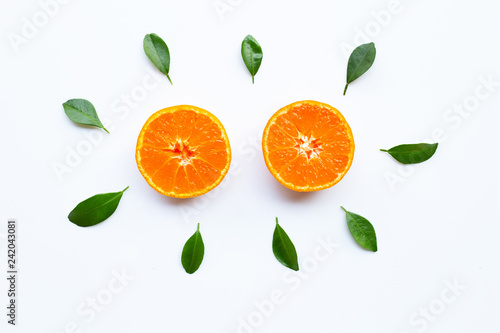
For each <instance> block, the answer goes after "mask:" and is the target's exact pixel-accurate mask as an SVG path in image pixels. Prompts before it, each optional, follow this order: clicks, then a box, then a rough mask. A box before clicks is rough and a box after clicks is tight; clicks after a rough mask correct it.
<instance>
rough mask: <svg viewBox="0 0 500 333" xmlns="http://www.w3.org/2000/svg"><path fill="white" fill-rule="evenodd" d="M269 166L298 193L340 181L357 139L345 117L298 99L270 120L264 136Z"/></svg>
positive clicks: (277, 177)
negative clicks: (354, 137)
mask: <svg viewBox="0 0 500 333" xmlns="http://www.w3.org/2000/svg"><path fill="white" fill-rule="evenodd" d="M262 151H263V154H264V160H265V162H266V165H267V168H268V169H269V171H270V172H271V174H272V175H273V176H274V178H276V180H278V181H279V182H280V183H281V184H283V185H284V186H286V187H288V188H289V189H292V190H295V191H299V192H309V191H318V190H322V189H325V188H328V187H331V186H333V185H335V184H337V183H338V182H339V181H340V180H341V179H342V178H343V177H344V175H345V174H346V173H347V171H348V170H349V168H350V167H351V164H352V160H353V156H354V139H353V136H352V132H351V128H350V127H349V124H348V123H347V121H346V120H345V118H344V116H343V115H342V114H341V113H340V112H339V111H338V110H337V109H335V108H334V107H332V106H330V105H328V104H324V103H320V102H315V101H301V102H295V103H292V104H290V105H287V106H285V107H284V108H282V109H280V110H278V112H276V113H275V114H274V115H273V116H272V117H271V119H269V121H268V123H267V125H266V128H265V129H264V134H263V138H262Z"/></svg>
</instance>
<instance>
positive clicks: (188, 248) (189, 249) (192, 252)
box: [181, 223, 205, 274]
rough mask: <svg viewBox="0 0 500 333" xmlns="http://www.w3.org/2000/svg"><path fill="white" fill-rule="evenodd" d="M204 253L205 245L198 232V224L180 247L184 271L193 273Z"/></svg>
mask: <svg viewBox="0 0 500 333" xmlns="http://www.w3.org/2000/svg"><path fill="white" fill-rule="evenodd" d="M204 254H205V245H204V244H203V239H202V238H201V233H200V224H199V223H198V228H197V229H196V232H195V233H194V234H193V236H191V237H190V238H189V239H188V240H187V242H186V244H185V245H184V248H183V249H182V256H181V262H182V266H183V267H184V269H185V270H186V273H188V274H193V273H194V272H196V271H197V270H198V268H199V267H200V265H201V262H202V261H203V255H204Z"/></svg>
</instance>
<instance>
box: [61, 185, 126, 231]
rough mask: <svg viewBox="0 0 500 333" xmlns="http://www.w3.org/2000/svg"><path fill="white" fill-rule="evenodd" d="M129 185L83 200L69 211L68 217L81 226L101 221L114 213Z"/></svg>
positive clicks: (88, 225)
mask: <svg viewBox="0 0 500 333" xmlns="http://www.w3.org/2000/svg"><path fill="white" fill-rule="evenodd" d="M127 189H128V186H127V187H126V188H125V189H124V190H123V191H120V192H112V193H103V194H96V195H94V196H93V197H90V198H88V199H86V200H84V201H82V202H80V203H79V204H78V205H76V207H75V208H74V209H73V210H72V211H71V212H70V213H69V215H68V219H69V220H70V221H71V222H73V223H74V224H76V225H77V226H79V227H90V226H93V225H96V224H98V223H101V222H102V221H104V220H106V219H107V218H108V217H110V216H111V215H113V213H114V212H115V210H116V208H117V207H118V204H119V203H120V199H121V198H122V195H123V192H125V191H126V190H127Z"/></svg>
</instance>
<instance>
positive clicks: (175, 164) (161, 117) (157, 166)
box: [136, 105, 231, 198]
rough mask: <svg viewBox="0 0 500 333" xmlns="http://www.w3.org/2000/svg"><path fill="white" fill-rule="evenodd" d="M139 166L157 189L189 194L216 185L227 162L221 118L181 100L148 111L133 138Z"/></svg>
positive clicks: (228, 155) (181, 195)
mask: <svg viewBox="0 0 500 333" xmlns="http://www.w3.org/2000/svg"><path fill="white" fill-rule="evenodd" d="M136 161H137V166H138V167H139V171H140V172H141V174H142V175H143V177H144V178H145V179H146V181H147V182H148V183H149V185H151V186H152V187H153V188H154V189H155V190H156V191H158V192H160V193H161V194H164V195H167V196H171V197H177V198H189V197H194V196H198V195H201V194H203V193H206V192H208V191H210V190H211V189H213V188H215V187H216V186H217V185H218V184H219V183H220V182H221V181H222V179H223V178H224V176H225V175H226V173H227V171H228V170H229V165H230V162H231V150H230V146H229V140H228V138H227V134H226V132H225V130H224V127H223V126H222V124H221V123H220V121H219V120H218V119H217V118H216V117H215V116H214V115H212V114H211V113H209V112H208V111H206V110H203V109H200V108H197V107H194V106H189V105H180V106H175V107H170V108H166V109H163V110H160V111H158V112H156V113H155V114H153V115H152V116H151V117H150V118H149V119H148V120H147V121H146V124H144V127H143V128H142V130H141V132H140V134H139V138H138V139H137V148H136Z"/></svg>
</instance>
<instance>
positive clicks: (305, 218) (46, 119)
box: [0, 0, 500, 333]
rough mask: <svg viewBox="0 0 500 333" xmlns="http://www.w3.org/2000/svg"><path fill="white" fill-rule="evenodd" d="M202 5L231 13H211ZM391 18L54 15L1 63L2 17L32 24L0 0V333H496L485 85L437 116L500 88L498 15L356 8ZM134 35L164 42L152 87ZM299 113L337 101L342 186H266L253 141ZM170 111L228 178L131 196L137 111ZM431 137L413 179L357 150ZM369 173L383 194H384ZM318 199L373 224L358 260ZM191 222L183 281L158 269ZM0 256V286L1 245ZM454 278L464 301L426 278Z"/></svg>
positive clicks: (467, 8) (249, 9)
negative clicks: (204, 139) (198, 135)
mask: <svg viewBox="0 0 500 333" xmlns="http://www.w3.org/2000/svg"><path fill="white" fill-rule="evenodd" d="M217 3H223V4H226V5H228V6H231V8H232V10H231V11H227V12H224V13H223V14H222V16H220V15H218V13H217V11H216V10H215V7H214V4H217ZM391 3H392V2H391V1H384V0H376V1H368V0H351V1H319V0H317V1H308V2H306V1H290V0H287V1H284V0H282V1H264V0H252V1H246V0H245V1H243V0H220V1H218V2H217V1H213V0H205V1H201V0H197V1H175V2H174V1H172V0H169V1H151V0H149V1H117V0H115V1H78V0H74V1H69V2H68V3H67V4H64V5H60V8H59V11H58V12H57V13H56V14H55V15H54V17H51V18H50V19H49V20H48V22H47V24H46V25H45V26H44V27H42V28H40V29H39V31H38V32H37V34H36V35H35V36H33V37H32V38H29V39H27V42H26V43H25V44H22V45H20V46H19V51H18V52H15V51H14V48H13V47H12V45H11V44H10V42H9V39H8V36H9V34H10V33H15V34H21V29H22V26H23V24H24V23H23V18H27V19H28V20H32V16H33V15H36V14H37V13H38V12H40V10H41V6H40V4H39V3H38V1H35V0H29V1H13V2H10V1H9V2H7V1H6V0H2V10H1V11H0V22H1V23H0V36H1V38H0V60H1V61H0V109H1V110H2V111H1V112H2V120H1V121H0V133H1V141H0V142H1V143H0V144H1V150H2V153H3V158H2V164H1V166H0V168H1V171H2V172H1V173H0V179H1V191H0V202H1V212H0V220H1V221H2V222H1V227H0V232H1V233H2V234H3V235H4V234H5V231H6V220H7V219H8V218H11V217H13V218H16V219H17V220H18V222H19V271H20V278H19V286H18V288H19V299H18V302H19V309H18V310H19V312H18V325H17V326H16V327H11V325H7V324H6V316H5V314H4V312H5V310H2V313H1V316H0V318H2V319H1V323H0V327H1V328H2V329H1V331H2V332H23V333H24V332H26V333H28V332H46V333H52V332H54V333H55V332H57V333H60V332H73V331H77V332H88V333H101V332H126V333H128V332H217V333H220V332H238V325H239V324H238V323H239V321H238V320H239V318H243V320H245V321H246V322H248V318H249V317H250V322H251V323H252V324H253V325H254V326H255V327H249V328H250V329H248V327H247V328H246V329H243V328H242V329H240V330H239V332H242V333H250V332H259V333H266V332H273V333H275V332H290V333H303V332H315V333H320V332H346V333H347V332H353V333H355V332H375V333H378V332H380V333H382V332H384V333H385V332H394V333H402V332H407V333H413V332H424V331H425V332H440V333H447V332H483V331H491V327H496V326H497V325H496V322H497V320H496V318H497V316H498V311H499V310H500V306H499V304H498V298H499V296H500V287H499V284H498V279H499V278H500V269H499V266H498V247H497V243H498V242H497V239H498V234H499V232H500V226H499V218H500V205H499V204H498V202H499V199H500V194H499V188H500V178H499V177H498V165H499V162H500V159H499V157H498V145H497V143H498V142H499V139H500V134H499V133H500V132H499V131H498V124H499V122H500V116H499V113H498V105H499V102H500V85H498V83H497V85H496V86H495V87H493V88H492V90H493V91H492V92H490V93H489V95H488V96H487V97H485V98H483V100H481V101H479V105H478V106H477V107H476V108H475V109H474V110H473V111H471V112H470V113H469V114H468V115H467V117H466V118H463V117H461V116H459V115H457V114H448V113H447V112H448V111H447V110H449V109H450V108H453V106H454V105H455V104H462V103H464V102H473V101H474V99H473V98H474V97H473V96H474V94H475V93H476V89H480V90H479V92H480V93H481V92H482V93H487V92H488V91H487V90H486V89H485V88H484V87H483V88H478V87H481V86H482V83H481V80H482V79H481V78H488V77H490V76H491V78H492V79H493V80H494V81H495V82H500V65H499V59H500V57H499V56H500V47H499V44H498V31H499V28H500V23H499V21H498V11H499V9H500V6H499V5H498V3H497V2H494V1H491V0H478V1H474V2H471V1H465V0H454V1H452V0H445V1H439V2H436V1H430V0H420V1H410V0H401V1H400V3H399V7H398V8H399V13H397V14H393V15H391V17H390V22H389V23H388V24H385V26H384V27H381V25H380V24H378V23H376V22H377V21H376V20H375V19H374V17H373V16H372V13H373V12H377V11H380V10H382V9H387V8H388V6H389V7H390V6H391ZM230 4H232V5H230ZM374 22H375V23H374ZM377 27H378V28H377ZM364 29H372V30H370V33H371V38H370V40H372V41H374V42H375V44H376V47H377V57H376V60H375V64H374V66H373V67H372V68H371V69H370V71H369V72H368V73H366V74H365V75H364V76H363V77H361V78H360V79H359V80H358V81H356V82H354V83H352V84H351V85H350V87H349V89H348V92H347V95H346V96H345V97H344V96H342V90H343V88H344V84H345V81H344V80H345V71H346V64H347V57H346V56H345V55H344V53H343V51H342V48H341V46H342V45H344V44H345V43H347V44H351V45H354V44H359V43H360V42H358V41H356V35H357V34H358V31H359V30H364ZM150 32H155V33H157V34H159V35H160V36H162V37H163V38H164V39H165V41H166V42H167V44H168V46H169V48H170V52H171V57H172V62H171V72H170V75H171V78H172V80H173V83H174V85H173V86H171V85H170V84H169V83H168V81H167V80H166V78H164V77H162V76H161V74H159V72H158V71H157V70H155V68H154V67H153V65H152V64H151V63H150V62H149V60H148V59H147V58H146V56H145V55H144V52H143V50H142V39H143V37H144V35H145V34H146V33H150ZM246 34H252V35H253V36H254V37H255V38H256V39H257V40H258V41H259V43H260V44H261V45H262V47H263V50H264V58H263V63H262V66H261V68H260V70H259V73H258V74H257V76H256V78H255V84H254V85H252V84H251V77H250V75H249V73H248V72H247V70H246V68H245V67H244V64H243V61H242V60H241V57H240V45H241V41H242V39H243V38H244V37H245V35H246ZM361 42H363V41H361ZM150 73H153V74H154V76H155V77H159V83H157V84H156V87H154V88H151V89H150V90H148V91H147V94H146V96H145V97H144V98H143V100H141V101H138V102H137V105H135V106H134V107H133V108H131V107H129V108H128V109H127V108H124V105H125V104H124V103H123V102H121V100H120V99H121V98H122V96H123V95H130V94H131V93H132V92H135V93H139V92H140V91H139V90H140V89H141V88H137V87H140V86H142V85H143V80H146V81H147V82H146V84H150V85H151V84H153V85H155V83H154V82H155V81H154V80H151V77H150V75H151V74H150ZM471 96H472V97H471ZM70 98H86V99H88V100H90V101H91V102H92V103H93V104H94V105H95V107H96V108H97V111H98V113H99V115H100V117H101V119H102V120H105V121H107V123H108V127H109V130H110V132H111V134H110V135H107V134H106V133H104V132H102V131H100V130H99V129H88V128H84V127H80V126H77V125H75V124H74V123H72V122H71V121H70V120H69V119H68V118H67V117H66V116H65V115H64V112H63V108H62V106H61V104H62V103H63V102H65V101H66V100H68V99H70ZM303 99H313V100H318V101H322V102H325V103H329V104H331V105H333V106H335V107H337V108H338V109H339V110H340V111H341V112H342V113H343V114H344V115H345V117H346V118H347V120H348V121H349V123H350V125H351V127H352V130H353V133H354V137H355V141H356V152H355V159H354V163H353V165H352V168H351V170H350V171H349V173H348V174H347V175H346V177H345V178H344V179H343V180H342V181H341V182H340V183H339V184H338V185H336V186H335V187H334V188H331V189H328V190H324V191H321V192H318V193H309V194H303V193H302V194H301V193H294V192H291V191H289V190H287V189H285V188H284V187H283V186H281V185H280V184H279V183H278V182H277V181H275V180H274V178H273V177H272V176H271V174H270V173H269V172H268V171H267V169H266V167H265V164H264V161H263V158H262V154H261V149H260V147H259V145H260V136H261V133H262V130H263V128H264V126H265V124H266V122H267V120H268V119H269V117H270V116H271V115H272V114H273V113H274V112H275V111H276V110H278V109H279V108H280V107H282V106H284V105H287V104H289V103H291V102H294V101H298V100H303ZM184 103H186V104H192V105H196V106H199V107H202V108H205V109H207V110H209V111H211V112H213V113H214V114H215V115H216V116H217V117H218V118H219V119H220V120H221V121H222V122H223V124H224V126H225V127H226V130H227V132H228V135H229V138H230V140H231V145H232V150H233V164H232V167H231V170H230V173H229V175H228V177H227V179H226V180H225V182H224V187H222V186H220V187H219V188H218V189H216V190H214V191H213V192H211V193H209V194H207V195H205V196H203V197H200V198H197V199H192V200H183V201H181V200H174V199H170V198H166V197H162V196H161V195H159V194H158V193H156V192H155V191H154V190H153V189H151V188H150V187H149V186H148V185H147V183H146V182H145V181H144V180H143V178H142V177H141V175H140V174H139V172H138V170H137V167H136V164H135V160H134V149H135V141H136V138H137V135H138V133H139V130H140V128H141V127H142V125H143V123H144V122H145V120H146V119H147V118H148V117H149V116H150V115H151V114H152V113H153V112H155V111H157V110H159V109H161V108H164V107H167V106H172V105H177V104H184ZM116 111H118V112H116ZM457 116H458V117H459V118H457ZM447 117H448V118H447ZM449 117H454V118H449ZM434 131H441V132H443V133H444V139H443V138H441V139H440V141H441V144H440V146H439V148H438V151H437V153H436V155H435V156H434V157H433V158H432V159H431V160H429V161H428V162H426V163H423V164H420V165H416V166H414V167H413V168H410V169H407V168H403V167H402V166H400V165H399V164H398V163H397V162H395V161H394V160H392V159H391V158H389V157H388V156H386V154H384V153H381V152H379V149H380V148H390V147H392V146H394V145H397V144H401V143H411V142H419V141H422V140H425V141H429V142H430V141H434V140H433V139H432V135H433V132H434ZM86 135H96V136H97V138H98V139H99V138H100V140H102V141H101V142H98V144H97V145H93V146H92V147H93V148H92V151H91V152H90V153H89V154H88V155H87V156H85V157H83V159H82V161H81V162H80V163H79V164H78V165H77V166H76V167H73V168H71V173H66V174H64V175H63V176H62V180H61V181H59V180H58V177H57V176H56V174H55V172H54V170H53V165H54V163H55V162H59V163H66V162H65V159H66V157H67V154H68V149H77V147H78V145H85V144H86V143H85V142H86V141H88V139H87V138H86ZM68 147H69V148H68ZM388 175H389V176H392V177H394V176H397V177H401V178H396V179H397V180H398V181H399V182H398V183H396V184H395V185H394V186H393V187H391V186H390V184H389V183H388V181H387V179H386V177H388ZM126 186H130V189H129V190H128V191H127V192H125V194H124V196H123V199H122V202H121V204H120V206H119V208H118V210H117V211H116V213H115V214H114V215H113V216H112V217H111V218H110V219H109V220H107V221H105V222H104V223H102V224H101V225H98V226H95V227H92V228H87V229H82V228H78V227H76V226H74V225H73V224H72V223H70V222H69V221H68V220H67V218H66V216H67V214H68V213H69V211H70V210H71V209H72V208H73V207H74V206H75V205H76V204H77V203H78V202H80V201H81V200H83V199H85V198H87V197H89V196H91V195H93V194H96V193H103V192H110V191H118V190H121V189H123V188H124V187H126ZM340 205H343V206H344V207H346V208H347V209H349V210H351V211H354V212H356V213H358V214H361V215H363V216H365V217H367V218H368V219H369V220H370V221H371V222H372V223H373V225H374V226H375V229H376V232H377V236H378V243H379V251H378V252H377V253H370V252H368V251H364V250H363V249H361V248H360V247H359V246H358V245H357V244H356V243H355V242H354V240H353V239H352V237H351V235H350V234H349V231H348V229H347V226H346V223H345V217H344V214H343V213H342V211H341V210H340V208H339V206H340ZM275 216H278V217H279V218H280V221H281V224H282V226H283V228H284V229H285V230H286V231H287V232H288V234H289V235H290V237H291V238H292V240H293V241H294V243H295V245H296V247H297V250H298V254H299V261H300V262H301V272H302V273H303V274H304V275H302V276H300V277H297V276H295V275H294V274H292V273H291V271H290V270H288V269H286V268H285V267H283V266H281V265H280V264H279V263H278V262H277V261H276V260H275V258H274V257H273V254H272V251H271V238H272V232H273V229H274V218H275ZM197 222H201V231H202V234H203V237H204V240H205V246H206V255H205V260H204V261H203V263H202V266H201V267H200V269H199V271H197V272H196V273H195V274H193V275H187V274H186V273H185V272H184V271H183V269H182V266H181V264H180V253H181V249H182V246H183V244H184V242H185V241H186V240H187V238H188V237H189V236H190V235H191V234H192V233H193V232H194V231H195V228H196V223H197ZM328 237H330V239H331V240H332V241H333V242H334V243H336V244H338V246H337V247H336V248H335V249H334V250H333V251H332V253H331V254H328V255H326V254H327V252H324V251H322V252H319V255H320V257H319V258H318V257H317V255H318V252H317V251H316V249H317V248H318V246H319V244H320V242H319V241H318V239H323V240H325V239H327V238H328ZM0 242H1V243H2V245H0V246H1V247H0V248H1V252H0V258H1V260H0V268H1V271H2V272H5V271H6V253H5V252H6V251H5V247H6V246H5V238H0ZM315 253H316V257H315ZM317 259H321V260H322V261H319V262H318V260H317ZM314 263H317V265H316V266H313V265H314ZM122 270H125V272H127V273H128V274H129V275H133V276H134V279H133V280H131V281H128V282H127V286H126V287H124V288H123V290H122V291H121V292H119V293H117V294H116V295H114V296H113V299H112V300H111V301H110V302H109V304H107V305H106V306H105V307H104V308H102V309H101V311H100V312H97V311H95V313H94V314H95V316H94V317H92V315H91V312H92V311H89V308H88V307H87V305H85V304H86V302H87V301H88V299H89V298H95V297H96V296H97V295H100V297H101V298H102V297H105V296H106V295H109V293H108V292H106V291H103V290H105V289H106V288H108V284H109V283H110V282H111V283H113V282H114V280H113V271H122ZM308 270H309V273H307V271H308ZM1 276H4V273H1ZM455 279H456V280H457V281H458V283H459V284H460V285H464V286H466V290H463V291H458V292H457V291H455V292H456V294H458V296H454V294H453V293H452V292H451V291H450V290H448V289H447V288H448V287H447V284H446V282H445V281H449V283H453V281H454V280H455ZM1 281H2V282H1V283H0V304H2V308H3V309H5V307H4V305H5V304H6V301H7V297H6V288H7V286H6V281H5V279H4V278H2V279H1ZM113 286H114V287H116V285H113ZM273 290H278V291H281V292H282V293H283V296H282V297H281V298H280V301H282V303H281V304H278V305H276V306H275V307H274V309H273V311H271V312H272V313H267V312H266V311H264V312H266V314H267V315H268V316H263V315H259V314H256V313H257V312H256V311H257V308H256V306H255V304H254V302H262V301H263V300H269V299H270V297H271V293H273ZM453 296H454V297H453ZM441 297H444V298H445V299H446V300H447V301H448V303H446V304H445V303H443V301H441V300H440V298H441ZM82 304H83V305H82ZM443 304H444V308H440V306H441V305H443ZM82 306H83V308H82ZM429 307H431V308H432V309H431V310H430V312H429V313H430V314H431V315H432V317H428V319H423V318H424V317H421V316H420V315H419V314H418V313H419V311H421V309H424V308H429ZM79 309H80V310H81V311H84V313H83V314H82V313H81V312H80V313H79V312H78V310H79ZM85 311H86V312H85ZM415 313H416V315H415ZM431 318H432V319H431ZM260 319H262V320H260ZM72 323H73V324H72ZM72 325H74V326H75V327H78V330H75V329H73V328H72Z"/></svg>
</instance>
